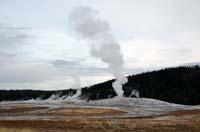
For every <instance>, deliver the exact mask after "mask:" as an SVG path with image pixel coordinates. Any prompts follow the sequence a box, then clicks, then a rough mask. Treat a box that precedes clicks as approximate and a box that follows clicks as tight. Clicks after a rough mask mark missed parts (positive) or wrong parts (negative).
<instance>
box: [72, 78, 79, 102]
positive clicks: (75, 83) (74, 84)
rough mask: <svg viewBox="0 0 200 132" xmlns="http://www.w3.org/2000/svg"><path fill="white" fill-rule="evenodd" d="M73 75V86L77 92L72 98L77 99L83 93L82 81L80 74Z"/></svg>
mask: <svg viewBox="0 0 200 132" xmlns="http://www.w3.org/2000/svg"><path fill="white" fill-rule="evenodd" d="M72 77H73V84H72V86H71V87H72V88H74V89H76V94H74V95H73V96H72V97H71V98H72V99H77V98H78V97H79V96H80V95H81V89H80V88H81V82H80V79H79V77H78V76H75V75H74V76H72Z"/></svg>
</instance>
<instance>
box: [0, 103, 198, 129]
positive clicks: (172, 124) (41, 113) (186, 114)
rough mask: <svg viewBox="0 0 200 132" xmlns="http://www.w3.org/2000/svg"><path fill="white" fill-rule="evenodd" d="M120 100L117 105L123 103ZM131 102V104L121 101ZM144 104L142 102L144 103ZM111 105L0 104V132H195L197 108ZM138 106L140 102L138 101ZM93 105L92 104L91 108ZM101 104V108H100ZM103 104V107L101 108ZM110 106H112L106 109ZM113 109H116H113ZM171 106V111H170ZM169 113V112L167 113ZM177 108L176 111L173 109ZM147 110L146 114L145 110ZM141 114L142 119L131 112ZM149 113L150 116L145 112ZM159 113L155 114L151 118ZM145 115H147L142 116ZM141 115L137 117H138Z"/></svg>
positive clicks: (169, 105)
mask: <svg viewBox="0 0 200 132" xmlns="http://www.w3.org/2000/svg"><path fill="white" fill-rule="evenodd" d="M123 101H124V100H122V101H121V102H123ZM125 101H126V103H125V104H127V102H128V101H131V102H134V101H135V100H125ZM146 101H147V100H145V102H146ZM121 102H119V101H117V103H116V100H115V102H112V101H111V102H110V101H109V103H108V102H104V103H102V102H91V103H88V105H86V104H85V103H83V102H80V103H77V104H68V105H66V103H47V102H45V103H44V102H43V103H41V102H34V103H33V102H31V103H30V102H29V103H27V102H20V103H19V102H14V103H1V104H0V132H94V131H95V132H102V131H106V132H107V131H111V132H132V131H136V132H199V131H200V109H199V107H197V106H195V107H188V106H179V105H174V104H172V105H171V104H167V105H166V104H165V103H163V102H155V101H153V103H154V104H156V103H157V105H160V107H162V108H163V105H165V107H166V109H161V110H162V111H164V113H161V112H159V111H158V110H159V109H158V108H157V109H153V110H152V108H149V106H148V108H147V107H146V106H147V104H150V106H151V105H152V106H153V105H154V104H153V103H152V100H151V101H149V102H148V103H146V105H145V104H144V103H141V104H142V105H141V106H140V105H136V106H137V107H134V108H133V105H130V103H128V104H127V105H124V104H123V105H122V103H121ZM141 102H142V100H141ZM94 104H96V105H95V106H94ZM100 104H101V105H100ZM102 104H104V105H102ZM110 104H113V106H110ZM116 106H117V107H116ZM172 106H173V108H174V109H172ZM167 108H168V109H172V110H171V111H170V110H168V109H167ZM175 108H177V109H175ZM146 109H147V110H148V112H146V111H145V110H146ZM138 110H140V112H141V111H142V112H143V113H144V116H137V114H135V113H134V112H136V113H138ZM150 110H151V113H150V112H149V111H150ZM154 112H155V113H156V112H159V114H155V113H154ZM145 113H148V114H149V115H145ZM138 114H139V115H141V113H138Z"/></svg>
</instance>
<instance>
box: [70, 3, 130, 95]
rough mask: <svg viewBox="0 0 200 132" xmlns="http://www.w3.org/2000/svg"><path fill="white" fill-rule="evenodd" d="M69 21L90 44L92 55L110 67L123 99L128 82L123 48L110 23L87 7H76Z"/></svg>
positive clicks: (116, 89) (115, 85)
mask: <svg viewBox="0 0 200 132" xmlns="http://www.w3.org/2000/svg"><path fill="white" fill-rule="evenodd" d="M69 20H70V22H71V24H72V27H73V29H74V30H75V31H76V33H78V34H79V35H80V36H81V37H83V38H84V39H87V40H88V41H89V42H90V49H91V50H90V54H91V55H92V56H94V57H96V58H99V59H101V60H102V61H103V62H105V63H106V64H107V65H108V70H109V71H110V72H111V73H112V74H113V75H114V77H115V78H116V81H115V82H113V84H112V86H113V88H114V90H115V92H116V93H117V95H118V96H121V97H122V96H123V90H122V85H123V84H125V83H127V81H128V80H127V78H126V77H125V76H124V75H123V70H124V60H123V55H122V53H121V47H120V45H119V43H118V42H116V40H115V38H114V36H113V35H112V34H111V28H110V25H109V23H108V22H107V21H105V20H103V19H101V18H99V17H98V12H97V11H96V10H94V9H92V8H90V7H85V6H78V7H75V8H74V9H73V10H72V12H71V14H70V18H69Z"/></svg>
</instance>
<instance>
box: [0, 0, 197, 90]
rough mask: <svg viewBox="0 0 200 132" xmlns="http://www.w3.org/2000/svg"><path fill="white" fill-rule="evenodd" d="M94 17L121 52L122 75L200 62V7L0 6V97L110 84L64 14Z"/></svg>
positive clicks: (128, 3)
mask: <svg viewBox="0 0 200 132" xmlns="http://www.w3.org/2000/svg"><path fill="white" fill-rule="evenodd" d="M77 6H88V7H91V8H94V9H95V10H97V11H98V15H99V17H100V18H101V19H103V20H106V21H108V22H109V24H110V27H111V32H112V34H113V36H114V37H115V39H116V41H117V42H118V43H119V44H120V46H121V50H122V54H123V59H124V65H125V66H124V67H125V70H124V74H125V75H132V74H137V73H140V72H145V71H149V70H155V69H159V68H163V67H171V66H178V65H182V64H186V63H199V62H200V52H199V51H200V44H199V43H200V37H199V35H200V1H199V0H140V1H139V0H109V1H108V0H0V89H37V90H38V89H40V90H57V89H68V88H70V87H73V85H74V82H73V81H74V80H75V79H74V77H78V78H79V80H80V83H81V84H80V85H81V86H82V87H83V86H90V85H93V84H95V83H99V82H103V81H106V80H108V79H112V78H113V75H112V74H110V73H109V72H108V71H107V65H106V64H105V63H104V62H102V61H101V60H99V59H97V58H95V57H92V56H91V55H90V53H89V51H90V47H89V45H88V42H87V41H85V40H84V39H82V38H80V37H77V36H76V34H75V33H74V32H73V30H72V29H71V28H70V24H69V21H70V20H69V19H70V18H69V14H70V12H71V10H72V9H73V8H75V7H77Z"/></svg>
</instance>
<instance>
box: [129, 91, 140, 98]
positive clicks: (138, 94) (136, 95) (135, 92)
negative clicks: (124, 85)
mask: <svg viewBox="0 0 200 132" xmlns="http://www.w3.org/2000/svg"><path fill="white" fill-rule="evenodd" d="M131 96H135V97H137V98H140V92H139V91H138V90H136V89H133V90H132V91H131V94H130V96H129V97H131Z"/></svg>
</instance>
